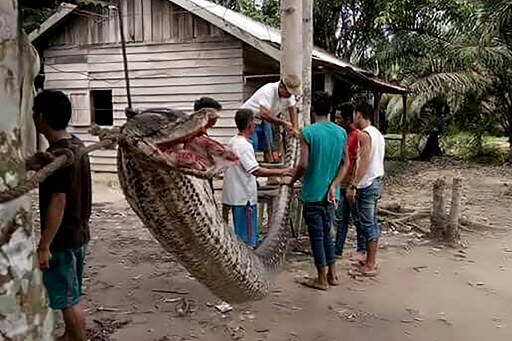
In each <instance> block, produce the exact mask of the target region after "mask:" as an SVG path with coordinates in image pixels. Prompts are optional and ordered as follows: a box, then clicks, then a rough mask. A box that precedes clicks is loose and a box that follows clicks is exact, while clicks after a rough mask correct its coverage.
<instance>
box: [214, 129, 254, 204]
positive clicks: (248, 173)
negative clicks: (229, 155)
mask: <svg viewBox="0 0 512 341" xmlns="http://www.w3.org/2000/svg"><path fill="white" fill-rule="evenodd" d="M228 147H229V148H230V149H231V150H232V151H233V153H235V155H236V156H237V157H238V159H239V161H240V164H239V165H235V166H231V167H229V168H228V169H227V170H226V173H225V175H224V184H223V186H222V203H223V204H226V205H231V206H244V205H246V204H247V202H250V204H251V205H255V204H257V201H258V194H257V184H256V177H255V176H254V175H253V174H252V172H254V170H256V169H258V168H259V164H258V161H257V160H256V156H255V154H254V149H253V147H252V145H251V143H250V142H249V141H248V140H247V139H246V138H245V137H243V136H240V135H236V136H234V137H233V138H232V139H231V140H230V141H229V143H228Z"/></svg>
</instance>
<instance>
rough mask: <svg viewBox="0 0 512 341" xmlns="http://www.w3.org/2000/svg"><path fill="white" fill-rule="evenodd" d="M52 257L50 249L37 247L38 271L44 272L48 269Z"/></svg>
mask: <svg viewBox="0 0 512 341" xmlns="http://www.w3.org/2000/svg"><path fill="white" fill-rule="evenodd" d="M51 258H52V255H51V253H50V249H49V248H48V247H46V246H42V245H39V247H38V248H37V260H38V261H39V269H40V270H45V269H48V268H49V267H50V259H51Z"/></svg>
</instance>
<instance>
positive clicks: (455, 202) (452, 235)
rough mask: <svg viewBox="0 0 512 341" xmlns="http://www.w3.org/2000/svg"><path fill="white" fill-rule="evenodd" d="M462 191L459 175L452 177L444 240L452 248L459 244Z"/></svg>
mask: <svg viewBox="0 0 512 341" xmlns="http://www.w3.org/2000/svg"><path fill="white" fill-rule="evenodd" d="M461 189H462V180H461V178H460V176H459V175H455V176H454V177H453V184H452V204H451V207H450V217H449V220H448V224H447V226H446V227H447V228H446V233H445V236H444V239H445V241H446V242H447V243H450V244H452V245H453V246H455V245H458V244H459V242H460V231H459V217H460V195H461Z"/></svg>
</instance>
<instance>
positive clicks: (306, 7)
mask: <svg viewBox="0 0 512 341" xmlns="http://www.w3.org/2000/svg"><path fill="white" fill-rule="evenodd" d="M302 28H303V30H304V32H303V35H302V39H303V41H302V47H303V48H302V51H303V53H304V55H303V59H302V93H303V96H302V112H303V120H302V122H299V124H303V125H308V124H311V116H310V114H311V94H312V89H311V83H312V82H311V77H312V70H311V69H312V62H313V61H312V51H313V0H302Z"/></svg>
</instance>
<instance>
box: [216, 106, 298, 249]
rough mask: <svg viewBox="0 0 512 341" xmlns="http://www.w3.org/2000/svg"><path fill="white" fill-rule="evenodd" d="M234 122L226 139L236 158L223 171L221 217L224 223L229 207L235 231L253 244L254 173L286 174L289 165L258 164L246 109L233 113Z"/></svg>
mask: <svg viewBox="0 0 512 341" xmlns="http://www.w3.org/2000/svg"><path fill="white" fill-rule="evenodd" d="M235 122H236V126H237V128H238V134H237V135H235V136H233V138H232V139H231V140H230V141H229V143H228V147H229V148H230V149H231V150H232V151H233V152H234V153H235V155H236V156H237V157H238V159H239V161H240V162H239V164H238V165H236V166H232V167H230V168H228V169H227V170H226V173H225V174H224V184H223V186H222V204H223V206H224V207H223V208H224V209H223V213H224V220H225V221H226V223H227V222H228V214H229V210H226V208H228V209H231V211H232V213H233V223H234V225H235V233H236V234H237V235H238V236H239V237H240V238H241V239H242V240H243V241H244V242H245V243H246V244H248V245H249V246H250V247H252V248H254V247H256V243H257V240H258V209H257V203H258V193H257V184H256V177H257V176H265V177H268V176H290V175H291V174H292V172H293V169H292V168H286V169H271V168H264V167H260V165H259V164H258V161H257V160H256V155H255V154H254V148H253V146H252V144H251V142H250V141H249V138H250V136H251V135H252V134H253V132H254V128H255V123H254V115H253V113H252V111H251V110H249V109H240V110H238V111H237V112H236V115H235Z"/></svg>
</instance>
